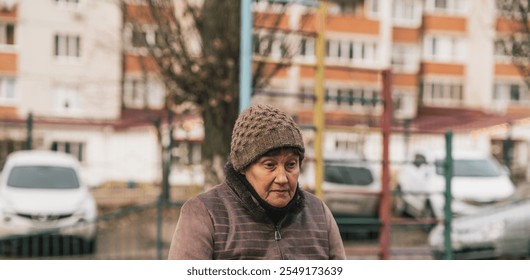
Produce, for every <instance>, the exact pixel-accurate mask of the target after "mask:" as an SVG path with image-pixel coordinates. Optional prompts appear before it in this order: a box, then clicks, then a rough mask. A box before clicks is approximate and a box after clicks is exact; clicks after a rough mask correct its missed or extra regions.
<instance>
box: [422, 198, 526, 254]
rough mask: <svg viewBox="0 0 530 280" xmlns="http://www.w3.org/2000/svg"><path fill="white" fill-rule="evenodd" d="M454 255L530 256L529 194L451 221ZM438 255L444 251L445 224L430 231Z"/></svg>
mask: <svg viewBox="0 0 530 280" xmlns="http://www.w3.org/2000/svg"><path fill="white" fill-rule="evenodd" d="M451 232H452V233H451V247H452V251H453V258H455V259H495V258H503V259H504V258H528V257H529V256H530V197H526V198H516V199H513V200H510V201H505V202H501V203H498V204H496V205H492V206H489V207H486V208H483V209H481V210H479V211H477V212H476V213H474V214H471V215H467V216H462V217H456V218H454V219H453V221H452V231H451ZM429 245H430V246H431V249H432V252H433V255H434V257H435V258H438V259H440V258H442V257H443V255H444V252H445V250H444V226H443V225H438V226H436V227H435V228H434V229H433V230H432V231H431V233H430V234H429Z"/></svg>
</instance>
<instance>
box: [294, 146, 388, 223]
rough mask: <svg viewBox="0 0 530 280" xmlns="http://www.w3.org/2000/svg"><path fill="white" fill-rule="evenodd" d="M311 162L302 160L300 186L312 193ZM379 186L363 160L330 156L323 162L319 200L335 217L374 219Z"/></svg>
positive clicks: (377, 177) (312, 170) (313, 175)
mask: <svg viewBox="0 0 530 280" xmlns="http://www.w3.org/2000/svg"><path fill="white" fill-rule="evenodd" d="M314 179H315V173H314V162H313V161H311V160H306V161H304V164H303V167H302V174H301V176H300V185H301V187H302V188H303V189H306V190H310V191H314V190H315V186H314ZM380 191H381V184H380V179H379V176H377V174H376V172H374V169H373V168H372V166H371V165H370V164H369V163H368V162H367V161H366V160H364V159H362V158H360V157H355V156H349V157H345V156H344V155H343V156H338V155H337V156H331V155H328V156H326V157H325V160H324V182H323V185H322V192H323V200H324V202H325V203H326V205H327V206H328V207H329V209H330V210H331V212H332V213H333V214H334V215H335V216H357V217H377V216H378V213H379V198H380V195H379V194H380Z"/></svg>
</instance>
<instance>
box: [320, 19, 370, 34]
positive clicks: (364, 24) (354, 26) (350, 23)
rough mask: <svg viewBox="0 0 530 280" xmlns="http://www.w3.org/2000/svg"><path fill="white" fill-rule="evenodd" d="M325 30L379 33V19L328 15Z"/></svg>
mask: <svg viewBox="0 0 530 280" xmlns="http://www.w3.org/2000/svg"><path fill="white" fill-rule="evenodd" d="M326 30H327V31H336V32H349V33H360V34H371V35H377V34H379V21H375V20H371V19H367V18H362V17H352V16H328V18H327V22H326Z"/></svg>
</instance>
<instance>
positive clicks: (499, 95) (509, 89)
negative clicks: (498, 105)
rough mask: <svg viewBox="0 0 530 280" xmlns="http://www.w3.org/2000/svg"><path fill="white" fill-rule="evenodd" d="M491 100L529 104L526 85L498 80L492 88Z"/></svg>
mask: <svg viewBox="0 0 530 280" xmlns="http://www.w3.org/2000/svg"><path fill="white" fill-rule="evenodd" d="M493 100H494V101H501V102H506V103H511V104H529V103H530V98H529V93H528V89H527V87H526V86H524V85H523V84H520V83H510V82H505V83H503V82H500V83H496V84H495V86H494V88H493Z"/></svg>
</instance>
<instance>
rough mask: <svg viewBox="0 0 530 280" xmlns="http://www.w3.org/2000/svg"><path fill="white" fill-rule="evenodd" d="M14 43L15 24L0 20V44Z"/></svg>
mask: <svg viewBox="0 0 530 280" xmlns="http://www.w3.org/2000/svg"><path fill="white" fill-rule="evenodd" d="M14 44H15V24H14V23H9V22H0V45H14Z"/></svg>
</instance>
